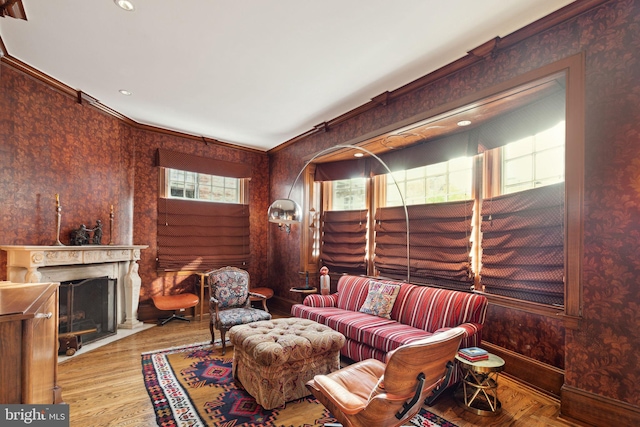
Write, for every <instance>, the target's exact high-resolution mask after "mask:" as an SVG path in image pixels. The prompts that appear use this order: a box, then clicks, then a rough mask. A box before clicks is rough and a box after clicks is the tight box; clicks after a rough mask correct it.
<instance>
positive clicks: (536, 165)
mask: <svg viewBox="0 0 640 427" xmlns="http://www.w3.org/2000/svg"><path fill="white" fill-rule="evenodd" d="M564 133H565V122H564V121H562V122H560V123H558V124H557V125H555V126H553V127H552V128H550V129H547V130H545V131H543V132H540V133H538V134H536V135H533V136H530V137H527V138H523V139H521V140H519V141H515V142H512V143H510V144H507V145H505V146H504V147H502V148H500V149H501V150H502V194H509V193H514V192H516V191H522V190H528V189H530V188H537V187H542V186H546V185H551V184H556V183H559V182H563V181H564Z"/></svg>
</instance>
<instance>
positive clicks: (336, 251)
mask: <svg viewBox="0 0 640 427" xmlns="http://www.w3.org/2000/svg"><path fill="white" fill-rule="evenodd" d="M322 220H323V226H322V231H323V233H322V255H321V256H320V259H321V262H322V265H326V266H327V267H328V268H329V270H330V271H331V272H332V273H355V274H366V273H367V262H366V255H367V222H368V212H367V210H366V209H365V210H357V211H325V212H324V214H323V219H322Z"/></svg>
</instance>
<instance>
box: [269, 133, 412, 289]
mask: <svg viewBox="0 0 640 427" xmlns="http://www.w3.org/2000/svg"><path fill="white" fill-rule="evenodd" d="M340 148H348V149H354V150H360V151H363V152H365V153H367V154H369V155H370V156H371V157H373V158H374V159H376V160H377V161H378V162H380V164H381V165H382V166H383V167H384V168H385V169H386V170H387V172H389V175H390V176H391V178H392V179H393V183H394V184H395V186H396V188H397V189H398V193H399V194H400V200H401V201H402V207H403V208H404V216H405V220H406V226H407V282H410V280H411V263H410V257H409V212H408V210H407V204H406V203H405V201H404V196H403V195H402V191H400V185H398V181H396V178H395V177H394V176H393V173H392V172H391V169H389V166H387V164H386V163H385V162H384V161H382V159H381V158H380V157H378V156H376V155H375V154H374V153H372V152H371V151H369V150H367V149H366V148H362V147H358V146H357V145H346V144H344V145H341V144H339V145H334V146H333V147H329V148H325V149H324V150H321V151H319V152H317V153H316V154H314V155H313V157H311V159H309V160H308V161H307V162H306V163H305V164H304V166H303V167H302V169H300V172H298V176H296V179H295V180H294V181H293V184H291V188H290V189H289V194H287V198H286V199H278V200H276V201H274V202H273V203H272V204H271V206H269V222H275V223H278V224H292V223H295V222H300V221H301V220H302V208H300V205H299V204H298V203H296V202H295V201H294V200H291V192H292V191H293V187H295V185H296V183H297V182H298V179H300V176H301V175H302V173H303V172H304V170H305V169H306V168H307V166H309V164H311V162H313V161H314V160H315V159H317V158H318V157H320V156H322V155H323V154H327V153H330V152H332V151H335V150H338V149H340Z"/></svg>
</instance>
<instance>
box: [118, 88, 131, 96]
mask: <svg viewBox="0 0 640 427" xmlns="http://www.w3.org/2000/svg"><path fill="white" fill-rule="evenodd" d="M118 92H120V93H121V94H123V95H126V96H129V95H131V92H129V91H128V90H126V89H120V90H119V91H118Z"/></svg>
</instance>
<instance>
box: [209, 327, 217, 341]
mask: <svg viewBox="0 0 640 427" xmlns="http://www.w3.org/2000/svg"><path fill="white" fill-rule="evenodd" d="M209 331H210V332H211V344H214V343H215V342H216V334H215V332H214V331H213V323H212V322H209Z"/></svg>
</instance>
